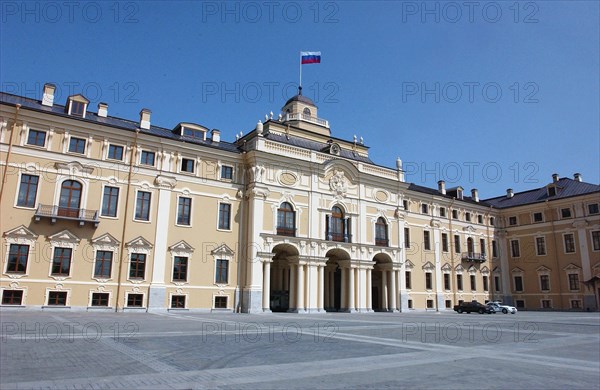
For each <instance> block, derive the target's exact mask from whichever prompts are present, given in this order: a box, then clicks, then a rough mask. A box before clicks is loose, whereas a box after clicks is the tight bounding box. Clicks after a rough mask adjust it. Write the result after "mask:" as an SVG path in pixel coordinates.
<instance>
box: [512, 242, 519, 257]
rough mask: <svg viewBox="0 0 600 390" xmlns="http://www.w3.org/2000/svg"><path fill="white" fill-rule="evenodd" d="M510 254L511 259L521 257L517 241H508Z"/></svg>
mask: <svg viewBox="0 0 600 390" xmlns="http://www.w3.org/2000/svg"><path fill="white" fill-rule="evenodd" d="M510 254H511V256H512V257H521V248H520V246H519V240H510Z"/></svg>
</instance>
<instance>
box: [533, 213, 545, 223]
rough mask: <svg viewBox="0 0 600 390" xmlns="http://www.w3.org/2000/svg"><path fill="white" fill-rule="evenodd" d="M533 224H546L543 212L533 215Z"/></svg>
mask: <svg viewBox="0 0 600 390" xmlns="http://www.w3.org/2000/svg"><path fill="white" fill-rule="evenodd" d="M533 222H534V223H540V222H544V214H543V213H542V212H537V213H533Z"/></svg>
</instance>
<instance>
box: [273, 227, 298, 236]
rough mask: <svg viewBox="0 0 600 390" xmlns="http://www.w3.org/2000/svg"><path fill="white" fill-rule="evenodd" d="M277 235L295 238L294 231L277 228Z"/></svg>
mask: <svg viewBox="0 0 600 390" xmlns="http://www.w3.org/2000/svg"><path fill="white" fill-rule="evenodd" d="M277 235H278V236H289V237H296V229H295V228H288V227H281V226H277Z"/></svg>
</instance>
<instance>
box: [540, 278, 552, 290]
mask: <svg viewBox="0 0 600 390" xmlns="http://www.w3.org/2000/svg"><path fill="white" fill-rule="evenodd" d="M540 289H541V290H542V291H550V276H548V275H540Z"/></svg>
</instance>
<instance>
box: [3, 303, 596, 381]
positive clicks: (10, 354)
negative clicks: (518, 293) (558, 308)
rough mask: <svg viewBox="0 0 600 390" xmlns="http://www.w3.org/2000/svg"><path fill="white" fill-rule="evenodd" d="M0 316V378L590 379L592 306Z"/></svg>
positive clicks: (24, 313) (593, 357)
mask: <svg viewBox="0 0 600 390" xmlns="http://www.w3.org/2000/svg"><path fill="white" fill-rule="evenodd" d="M0 316H1V331H2V333H1V337H2V340H1V344H0V350H1V352H0V388H2V389H11V388H45V389H46V388H70V389H73V388H75V389H79V388H81V389H132V388H151V389H167V388H176V389H192V388H242V389H258V388H260V389H281V388H285V389H300V388H328V389H331V388H365V389H381V388H393V389H396V388H455V389H465V388H502V389H504V388H512V389H517V388H528V389H537V388H544V389H562V388H570V389H574V388H581V389H600V315H599V314H598V313H539V312H520V313H518V314H516V315H510V314H508V315H502V314H493V315H479V314H462V315H460V314H456V313H454V312H445V313H440V314H438V313H431V312H428V313H402V314H389V313H374V314H334V313H332V314H324V315H317V314H314V315H297V314H285V313H281V314H271V315H242V314H190V313H185V312H179V313H177V314H166V313H165V314H148V313H118V314H117V313H90V312H87V313H85V312H82V313H76V312H64V311H43V312H39V311H37V312H36V311H8V310H3V311H2V312H0Z"/></svg>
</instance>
